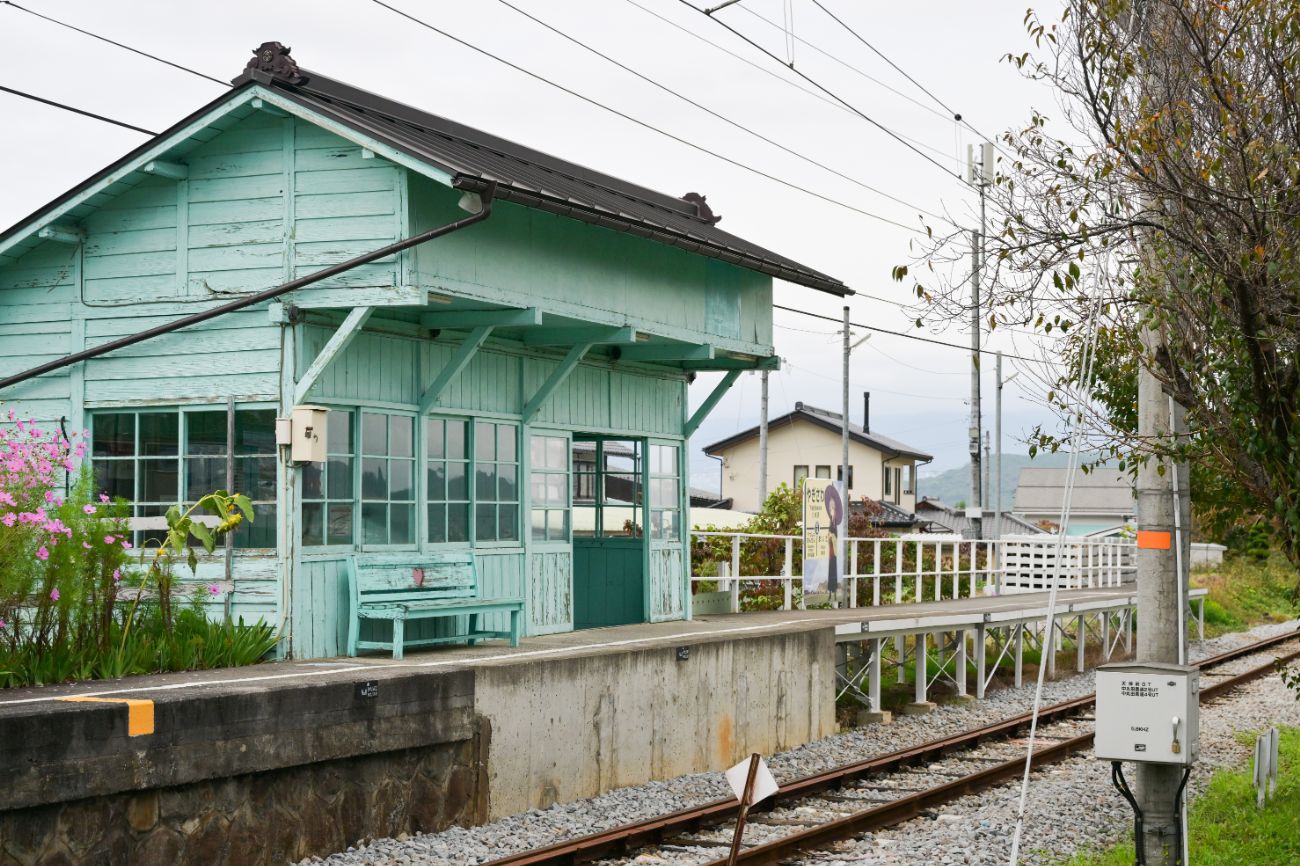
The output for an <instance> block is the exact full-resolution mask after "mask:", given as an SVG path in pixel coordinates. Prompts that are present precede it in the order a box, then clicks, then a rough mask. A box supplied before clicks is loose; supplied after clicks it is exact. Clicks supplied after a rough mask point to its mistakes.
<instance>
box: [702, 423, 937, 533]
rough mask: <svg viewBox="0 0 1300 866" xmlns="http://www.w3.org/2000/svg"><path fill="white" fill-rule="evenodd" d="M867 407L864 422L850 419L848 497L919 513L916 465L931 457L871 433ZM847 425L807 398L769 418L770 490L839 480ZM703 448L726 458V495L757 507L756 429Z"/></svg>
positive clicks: (743, 507)
mask: <svg viewBox="0 0 1300 866" xmlns="http://www.w3.org/2000/svg"><path fill="white" fill-rule="evenodd" d="M865 406H866V401H865V400H864V412H863V419H862V420H863V423H862V424H861V425H859V424H854V423H853V422H852V421H850V422H849V479H848V495H849V498H850V499H860V498H861V497H863V496H865V497H868V498H870V499H874V500H876V501H878V502H884V503H887V504H891V505H896V506H898V507H899V508H901V509H903V510H905V511H907V512H909V513H912V512H915V510H916V497H917V493H916V469H917V466H918V465H919V464H924V463H929V462H930V461H931V460H932V459H933V457H931V456H930V455H929V454H926V453H924V452H922V451H920V450H919V449H917V448H913V447H912V446H910V445H906V444H904V443H902V442H899V441H898V440H896V439H891V438H889V437H888V436H882V435H881V434H879V433H874V432H872V431H871V428H870V419H869V418H868V417H867V416H866V411H865ZM843 430H844V416H843V415H841V414H840V413H838V412H830V411H828V410H826V409H819V408H817V407H815V406H810V405H808V404H807V403H795V404H794V411H793V412H790V413H788V414H786V415H782V416H781V417H779V418H775V419H773V420H772V421H770V422H768V425H767V490H768V492H769V493H770V492H771V491H772V490H775V489H776V488H777V486H778V485H780V484H781V483H782V482H784V483H786V484H789V485H791V486H794V485H797V484H798V483H799V481H800V480H802V479H803V478H805V477H808V476H811V477H813V478H834V479H839V477H840V454H841V451H840V437H841V435H842V432H843ZM704 453H705V454H708V455H709V456H710V457H715V458H720V459H721V460H722V492H721V496H722V498H723V499H728V498H729V499H731V500H732V502H733V506H732V507H734V508H735V509H737V510H739V511H758V509H759V505H760V498H759V491H758V464H759V452H758V428H757V427H751V428H750V429H748V430H744V431H742V432H740V433H737V434H735V435H734V436H730V437H728V438H726V439H723V440H722V441H721V442H715V443H713V444H712V445H709V446H707V447H706V448H705V449H704Z"/></svg>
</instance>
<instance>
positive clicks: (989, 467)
mask: <svg viewBox="0 0 1300 866" xmlns="http://www.w3.org/2000/svg"><path fill="white" fill-rule="evenodd" d="M980 468H981V470H982V472H983V475H984V496H983V497H982V498H981V499H980V505H981V506H985V505H988V504H989V502H991V501H992V500H991V499H989V476H990V475H991V474H992V472H993V461H992V460H990V459H989V431H987V430H985V431H984V462H983V463H982V464H981V465H980ZM984 528H985V529H988V528H989V527H987V526H986V527H984ZM994 531H995V532H996V531H997V530H996V529H995V530H994Z"/></svg>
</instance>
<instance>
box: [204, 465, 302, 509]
mask: <svg viewBox="0 0 1300 866" xmlns="http://www.w3.org/2000/svg"><path fill="white" fill-rule="evenodd" d="M185 473H186V477H185V496H186V498H187V499H188V500H189V501H190V502H197V501H198V499H199V497H200V496H206V495H207V494H209V493H211V492H213V491H214V490H225V489H226V486H227V485H226V458H224V457H191V458H190V459H188V460H186V461H185ZM306 483H307V480H306V478H304V479H303V484H304V488H303V489H304V490H306V486H305V485H306ZM236 489H238V488H236ZM240 492H244V491H243V490H240ZM304 495H305V494H304Z"/></svg>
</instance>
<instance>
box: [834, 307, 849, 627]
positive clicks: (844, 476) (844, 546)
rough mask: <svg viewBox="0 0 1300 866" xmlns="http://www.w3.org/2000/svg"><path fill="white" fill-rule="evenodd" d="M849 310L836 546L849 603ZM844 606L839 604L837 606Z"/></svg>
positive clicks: (841, 591) (841, 586)
mask: <svg viewBox="0 0 1300 866" xmlns="http://www.w3.org/2000/svg"><path fill="white" fill-rule="evenodd" d="M849 336H850V335H849V308H848V305H847V304H846V305H845V306H844V371H843V378H844V381H843V383H842V384H843V392H844V393H843V398H844V399H843V407H842V409H841V411H842V412H843V413H844V414H843V417H842V420H843V422H844V423H843V424H841V425H840V479H841V480H842V481H843V482H844V485H843V490H844V523H843V525H842V527H841V529H840V533H839V535H838V536H837V537H836V546H837V547H838V548H839V549H838V550H836V552H835V561H836V562H838V563H839V565H840V583H839V592H838V593H837V595H838V596H839V597H842V598H843V599H844V603H845V604H847V603H848V589H849V586H848V583H847V582H845V580H844V575H845V574H846V573H847V572H848V571H849V570H850V569H848V568H847V567H846V566H847V561H848V556H847V553H848V542H846V541H845V540H844V539H845V536H847V535H848V534H849V354H850V353H852V351H853V347H852V346H851V345H849ZM836 606H837V607H838V606H843V605H840V604H838V603H837V605H836Z"/></svg>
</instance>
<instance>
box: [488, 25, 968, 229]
mask: <svg viewBox="0 0 1300 866" xmlns="http://www.w3.org/2000/svg"><path fill="white" fill-rule="evenodd" d="M497 2H498V3H500V4H501V5H502V6H505V7H507V8H508V9H512V10H514V11H515V12H517V13H519V14H520V15H522V16H524V17H525V18H527V19H528V20H529V21H532V22H533V23H535V24H537V25H539V26H541V27H545V28H546V29H547V30H549V31H551V32H552V33H554V34H556V35H557V36H561V37H563V38H564V39H567V40H568V41H569V42H572V43H573V44H574V45H577V46H578V47H579V48H582V49H584V50H586V51H588V52H590V53H591V54H594V55H596V56H597V57H599V58H601V59H602V60H605V61H606V62H608V63H612V64H613V65H615V66H617V67H618V68H619V69H622V70H623V71H624V72H627V73H630V74H632V75H635V76H636V77H637V78H639V79H641V80H642V81H644V82H646V83H647V84H649V85H651V86H653V87H656V88H658V89H659V90H662V91H663V92H664V93H667V94H669V95H671V96H674V97H676V98H677V99H680V100H681V101H683V102H685V103H687V104H688V105H692V106H694V107H695V108H698V109H699V110H700V111H703V112H705V113H706V114H708V115H709V116H711V117H714V118H716V119H718V120H721V121H722V122H723V123H726V124H728V125H730V126H732V127H734V128H735V129H739V130H740V131H741V132H745V133H748V134H749V135H752V136H753V137H755V138H757V139H759V140H760V141H763V142H766V143H767V144H770V145H772V146H773V147H775V148H777V149H779V150H781V151H783V152H785V153H788V154H789V155H791V156H793V157H795V158H796V159H800V160H803V161H804V162H806V163H808V164H809V165H813V166H816V167H817V168H820V169H822V170H823V171H827V172H830V173H831V174H833V175H835V176H836V177H838V178H840V179H841V180H846V181H848V182H849V183H852V184H855V185H857V186H860V187H862V188H863V189H865V190H868V191H870V192H873V193H875V194H876V195H879V196H883V197H885V198H887V199H889V200H890V201H892V202H895V203H897V204H901V205H904V206H906V207H910V208H914V209H916V210H918V211H920V212H921V213H923V214H925V215H927V216H931V217H934V218H935V219H938V220H943V221H944V222H948V220H947V218H945V217H943V216H941V215H940V214H937V213H934V212H933V211H930V210H927V209H926V208H923V207H921V206H920V205H916V204H912V203H911V202H909V201H907V200H906V199H902V198H899V197H898V196H896V195H891V194H890V193H887V192H885V191H884V190H882V189H880V188H878V187H875V186H872V185H871V184H869V183H867V182H865V181H862V180H859V179H858V178H855V177H853V176H852V175H848V174H845V173H844V172H842V171H839V170H838V169H836V168H833V167H831V166H829V165H826V164H825V163H823V162H819V161H818V160H816V159H813V158H812V157H810V156H807V155H806V154H803V153H800V152H799V151H797V150H795V149H794V148H792V147H787V146H786V145H784V144H782V143H781V142H779V141H775V140H773V139H771V138H769V137H768V136H766V135H764V134H763V133H761V132H758V131H757V130H755V129H752V128H750V127H748V126H745V125H744V124H742V123H740V122H739V121H736V120H733V119H731V118H730V117H727V116H726V115H724V114H721V113H720V112H717V111H715V110H714V109H712V108H709V107H708V106H707V105H703V104H701V103H699V102H696V101H695V100H694V99H692V98H690V97H689V96H686V95H685V94H683V93H681V92H679V91H677V90H674V89H673V88H671V87H669V86H667V85H666V84H662V83H661V82H659V81H657V80H655V79H653V78H651V77H650V76H648V75H645V74H644V73H641V72H638V71H637V70H635V69H633V68H632V67H630V66H628V65H627V64H626V63H623V62H622V61H620V60H616V59H615V58H613V57H611V56H609V55H608V54H605V53H604V52H602V51H600V50H598V49H596V48H593V47H591V46H590V45H588V44H587V43H585V42H583V41H582V40H580V39H578V38H577V37H576V36H573V35H571V34H569V33H566V32H564V31H563V30H561V29H560V28H558V27H555V26H553V25H551V24H548V23H547V22H546V21H543V20H542V19H541V18H538V17H537V16H536V15H533V14H532V13H531V12H527V11H525V10H523V9H520V8H519V7H518V6H516V5H514V4H513V3H511V2H510V0H497ZM950 225H951V223H950ZM953 228H958V226H955V225H954V226H953Z"/></svg>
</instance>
